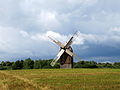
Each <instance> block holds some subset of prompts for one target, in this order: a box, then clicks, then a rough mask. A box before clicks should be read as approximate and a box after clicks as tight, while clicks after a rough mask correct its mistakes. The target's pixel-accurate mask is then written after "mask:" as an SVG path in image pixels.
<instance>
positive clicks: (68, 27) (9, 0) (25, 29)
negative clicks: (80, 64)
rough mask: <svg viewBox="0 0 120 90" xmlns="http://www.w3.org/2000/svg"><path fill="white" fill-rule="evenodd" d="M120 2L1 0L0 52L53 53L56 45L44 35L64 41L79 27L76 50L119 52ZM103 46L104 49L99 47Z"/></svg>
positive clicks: (20, 54)
mask: <svg viewBox="0 0 120 90" xmlns="http://www.w3.org/2000/svg"><path fill="white" fill-rule="evenodd" d="M119 3H120V1H119V0H116V1H115V0H106V1H105V0H66V1H64V0H54V1H49V0H20V1H15V0H4V1H3V0H0V56H1V58H6V57H34V56H38V57H45V56H46V57H48V56H50V57H52V56H55V53H56V52H57V50H58V49H59V47H57V46H56V45H54V44H52V43H51V42H50V41H49V39H48V37H47V36H48V35H50V36H52V37H53V38H54V39H57V40H59V41H61V42H62V43H66V41H68V40H69V38H70V37H71V36H72V34H73V33H74V32H75V31H76V30H78V31H80V32H79V36H78V38H76V40H75V41H74V43H73V47H75V48H74V49H75V50H76V49H77V51H76V53H80V54H81V55H82V56H84V55H86V56H89V55H93V54H95V55H97V54H100V52H101V53H104V54H105V52H106V53H108V52H109V50H111V51H110V52H113V50H115V51H114V52H113V53H110V55H112V54H113V55H114V53H115V52H116V55H118V54H119V49H120V47H119V45H120V21H119V19H120V9H119V8H120V5H119ZM105 48H107V49H106V51H105V50H102V51H101V49H105ZM48 50H49V51H48ZM51 51H52V52H53V53H51ZM46 52H47V53H46ZM94 52H96V53H94ZM105 55H106V54H105Z"/></svg>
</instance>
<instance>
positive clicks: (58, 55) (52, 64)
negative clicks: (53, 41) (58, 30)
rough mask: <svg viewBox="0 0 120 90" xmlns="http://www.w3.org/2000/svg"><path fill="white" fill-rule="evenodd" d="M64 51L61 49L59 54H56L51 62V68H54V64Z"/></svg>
mask: <svg viewBox="0 0 120 90" xmlns="http://www.w3.org/2000/svg"><path fill="white" fill-rule="evenodd" d="M64 51H65V50H64V49H61V50H60V52H59V53H58V54H57V56H56V57H55V58H54V60H53V61H52V62H51V66H54V65H55V63H56V62H57V61H58V60H59V59H60V57H61V55H62V54H63V53H64Z"/></svg>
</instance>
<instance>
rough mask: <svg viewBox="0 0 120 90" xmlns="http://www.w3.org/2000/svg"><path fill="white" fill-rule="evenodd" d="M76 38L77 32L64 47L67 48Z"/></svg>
mask: <svg viewBox="0 0 120 90" xmlns="http://www.w3.org/2000/svg"><path fill="white" fill-rule="evenodd" d="M77 36H78V32H75V33H74V35H73V36H72V37H71V38H70V40H69V41H68V43H67V44H66V45H65V47H66V48H68V47H69V46H70V45H71V44H72V43H73V41H74V40H75V39H76V37H77Z"/></svg>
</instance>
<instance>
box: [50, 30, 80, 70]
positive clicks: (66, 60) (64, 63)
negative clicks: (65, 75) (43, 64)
mask: <svg viewBox="0 0 120 90" xmlns="http://www.w3.org/2000/svg"><path fill="white" fill-rule="evenodd" d="M77 36H78V32H75V33H74V34H73V36H72V37H71V38H70V40H69V41H68V42H67V43H66V44H65V45H64V44H62V43H61V42H60V41H58V40H54V39H53V38H51V37H50V36H48V37H49V38H50V39H51V40H52V41H53V42H54V43H56V44H57V45H58V46H60V51H59V53H58V54H57V56H56V57H55V58H54V59H53V61H52V62H51V66H54V65H55V64H56V62H57V61H58V60H59V61H60V68H72V67H73V56H76V54H74V53H73V49H72V47H71V44H72V43H73V41H74V40H75V39H76V37H77Z"/></svg>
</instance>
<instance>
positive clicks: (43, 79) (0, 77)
mask: <svg viewBox="0 0 120 90" xmlns="http://www.w3.org/2000/svg"><path fill="white" fill-rule="evenodd" d="M0 88H1V90H42V89H43V90H120V69H33V70H6V71H0Z"/></svg>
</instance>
